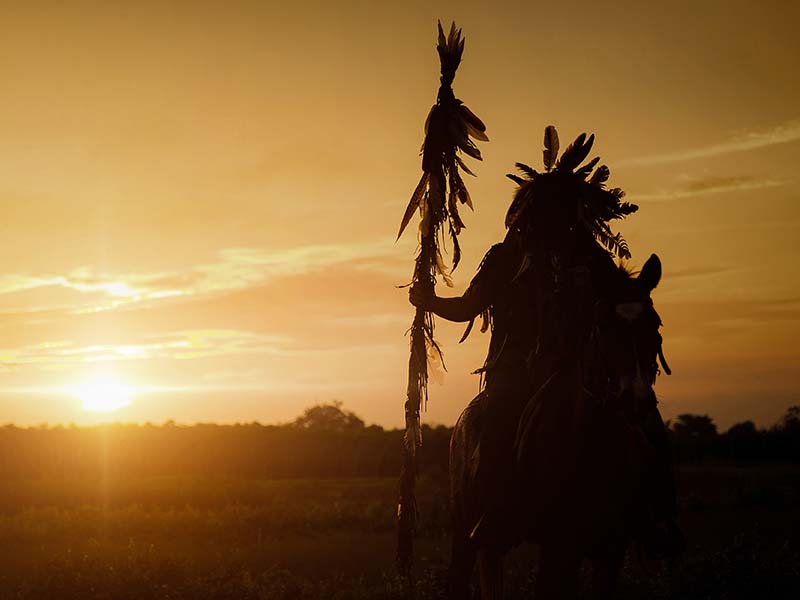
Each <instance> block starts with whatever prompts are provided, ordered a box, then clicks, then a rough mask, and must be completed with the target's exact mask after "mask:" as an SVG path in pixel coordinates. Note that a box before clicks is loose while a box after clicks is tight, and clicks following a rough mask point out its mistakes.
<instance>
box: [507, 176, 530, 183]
mask: <svg viewBox="0 0 800 600" xmlns="http://www.w3.org/2000/svg"><path fill="white" fill-rule="evenodd" d="M506 177H508V178H509V179H510V180H511V181H513V182H514V183H516V184H517V185H524V184H526V183H528V180H527V179H523V178H522V177H520V176H519V175H514V174H513V173H506Z"/></svg>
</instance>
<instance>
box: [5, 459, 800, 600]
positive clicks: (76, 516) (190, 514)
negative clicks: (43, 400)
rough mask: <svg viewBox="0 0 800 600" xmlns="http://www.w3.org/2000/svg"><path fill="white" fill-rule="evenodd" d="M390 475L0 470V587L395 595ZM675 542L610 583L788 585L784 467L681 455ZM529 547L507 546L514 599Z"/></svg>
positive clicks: (29, 591) (770, 591)
mask: <svg viewBox="0 0 800 600" xmlns="http://www.w3.org/2000/svg"><path fill="white" fill-rule="evenodd" d="M395 485H396V484H395V481H394V480H389V479H348V480H343V479H338V480H300V481H297V480H293V481H269V480H256V479H223V478H210V477H192V478H189V477H185V478H184V477H181V478H142V479H127V480H124V481H108V480H107V481H98V480H97V479H87V480H83V481H78V480H75V479H74V478H72V479H69V480H57V479H53V478H48V479H39V480H17V481H11V482H9V481H6V482H4V483H2V484H0V599H2V600H5V599H26V600H27V599H37V600H40V599H42V600H43V599H54V600H55V599H81V600H93V599H101V598H102V599H109V600H110V599H114V600H116V599H136V600H143V599H148V598H159V599H186V600H205V599H215V600H216V599H228V598H229V599H236V600H250V599H283V598H292V599H305V598H309V599H310V598H314V599H318V598H332V599H350V598H353V599H367V598H369V599H378V598H381V599H383V598H386V599H389V598H401V597H404V596H403V587H402V585H401V583H402V582H401V581H399V580H398V579H397V578H396V577H395V575H394V568H393V556H394V502H395V493H394V492H395ZM420 487H421V501H420V510H421V518H422V523H421V526H420V532H419V536H418V559H419V563H418V569H417V572H418V582H417V594H416V596H417V598H420V599H426V598H436V597H439V596H438V592H437V585H438V583H439V582H440V581H441V579H442V576H443V573H444V569H445V567H446V561H447V556H448V552H449V550H448V539H447V521H448V515H447V501H446V494H445V488H444V475H442V476H437V477H431V476H426V477H425V478H423V480H422V481H421V482H420ZM679 487H680V494H681V505H682V525H683V527H684V529H685V531H686V533H687V537H688V538H689V546H690V549H689V551H688V553H687V556H686V557H685V559H684V560H683V561H682V562H681V563H680V564H678V565H675V566H674V567H673V568H672V569H671V571H670V570H668V569H666V568H664V567H662V566H659V565H655V567H654V572H653V574H652V576H648V575H647V574H646V573H645V572H644V571H643V570H642V568H641V567H640V565H639V564H638V561H636V559H635V558H633V557H629V560H628V561H627V564H626V566H625V571H624V574H623V580H622V585H621V588H620V591H619V596H620V597H621V598H644V597H647V598H731V599H735V598H770V599H780V598H792V599H796V598H800V468H790V467H774V468H770V467H750V468H734V467H685V468H682V469H680V471H679ZM534 558H535V551H534V550H533V549H531V548H523V549H520V550H518V551H516V552H515V553H514V554H513V555H512V556H511V557H510V558H509V560H508V570H509V572H510V575H509V582H510V586H512V587H513V590H512V591H509V593H508V597H509V598H527V597H530V596H531V589H532V587H533V583H534V581H535V567H534V563H535V561H534Z"/></svg>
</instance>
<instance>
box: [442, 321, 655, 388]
mask: <svg viewBox="0 0 800 600" xmlns="http://www.w3.org/2000/svg"><path fill="white" fill-rule="evenodd" d="M474 324H475V319H470V320H469V323H467V328H466V329H465V330H464V333H463V334H461V339H460V340H458V343H459V344H460V343H462V342H463V341H464V340H466V339H467V338H468V337H469V332H470V331H472V326H473V325H474ZM667 375H669V373H667Z"/></svg>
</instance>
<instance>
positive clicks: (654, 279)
mask: <svg viewBox="0 0 800 600" xmlns="http://www.w3.org/2000/svg"><path fill="white" fill-rule="evenodd" d="M636 280H637V281H639V282H640V283H641V284H642V285H643V286H644V287H645V289H646V290H647V291H648V293H649V292H652V291H653V290H654V289H655V287H656V286H657V285H658V282H659V281H661V260H660V259H659V258H658V255H656V254H651V255H650V258H648V259H647V262H646V263H644V266H643V267H642V272H641V273H639V276H638V277H637V278H636Z"/></svg>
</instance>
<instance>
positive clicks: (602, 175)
mask: <svg viewBox="0 0 800 600" xmlns="http://www.w3.org/2000/svg"><path fill="white" fill-rule="evenodd" d="M610 176H611V171H609V170H608V167H607V166H605V165H600V166H599V167H597V170H596V171H595V172H594V173H593V174H592V177H591V178H590V179H589V183H591V184H592V185H599V186H602V185H603V184H604V183H605V182H606V181H608V178H609V177H610Z"/></svg>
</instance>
